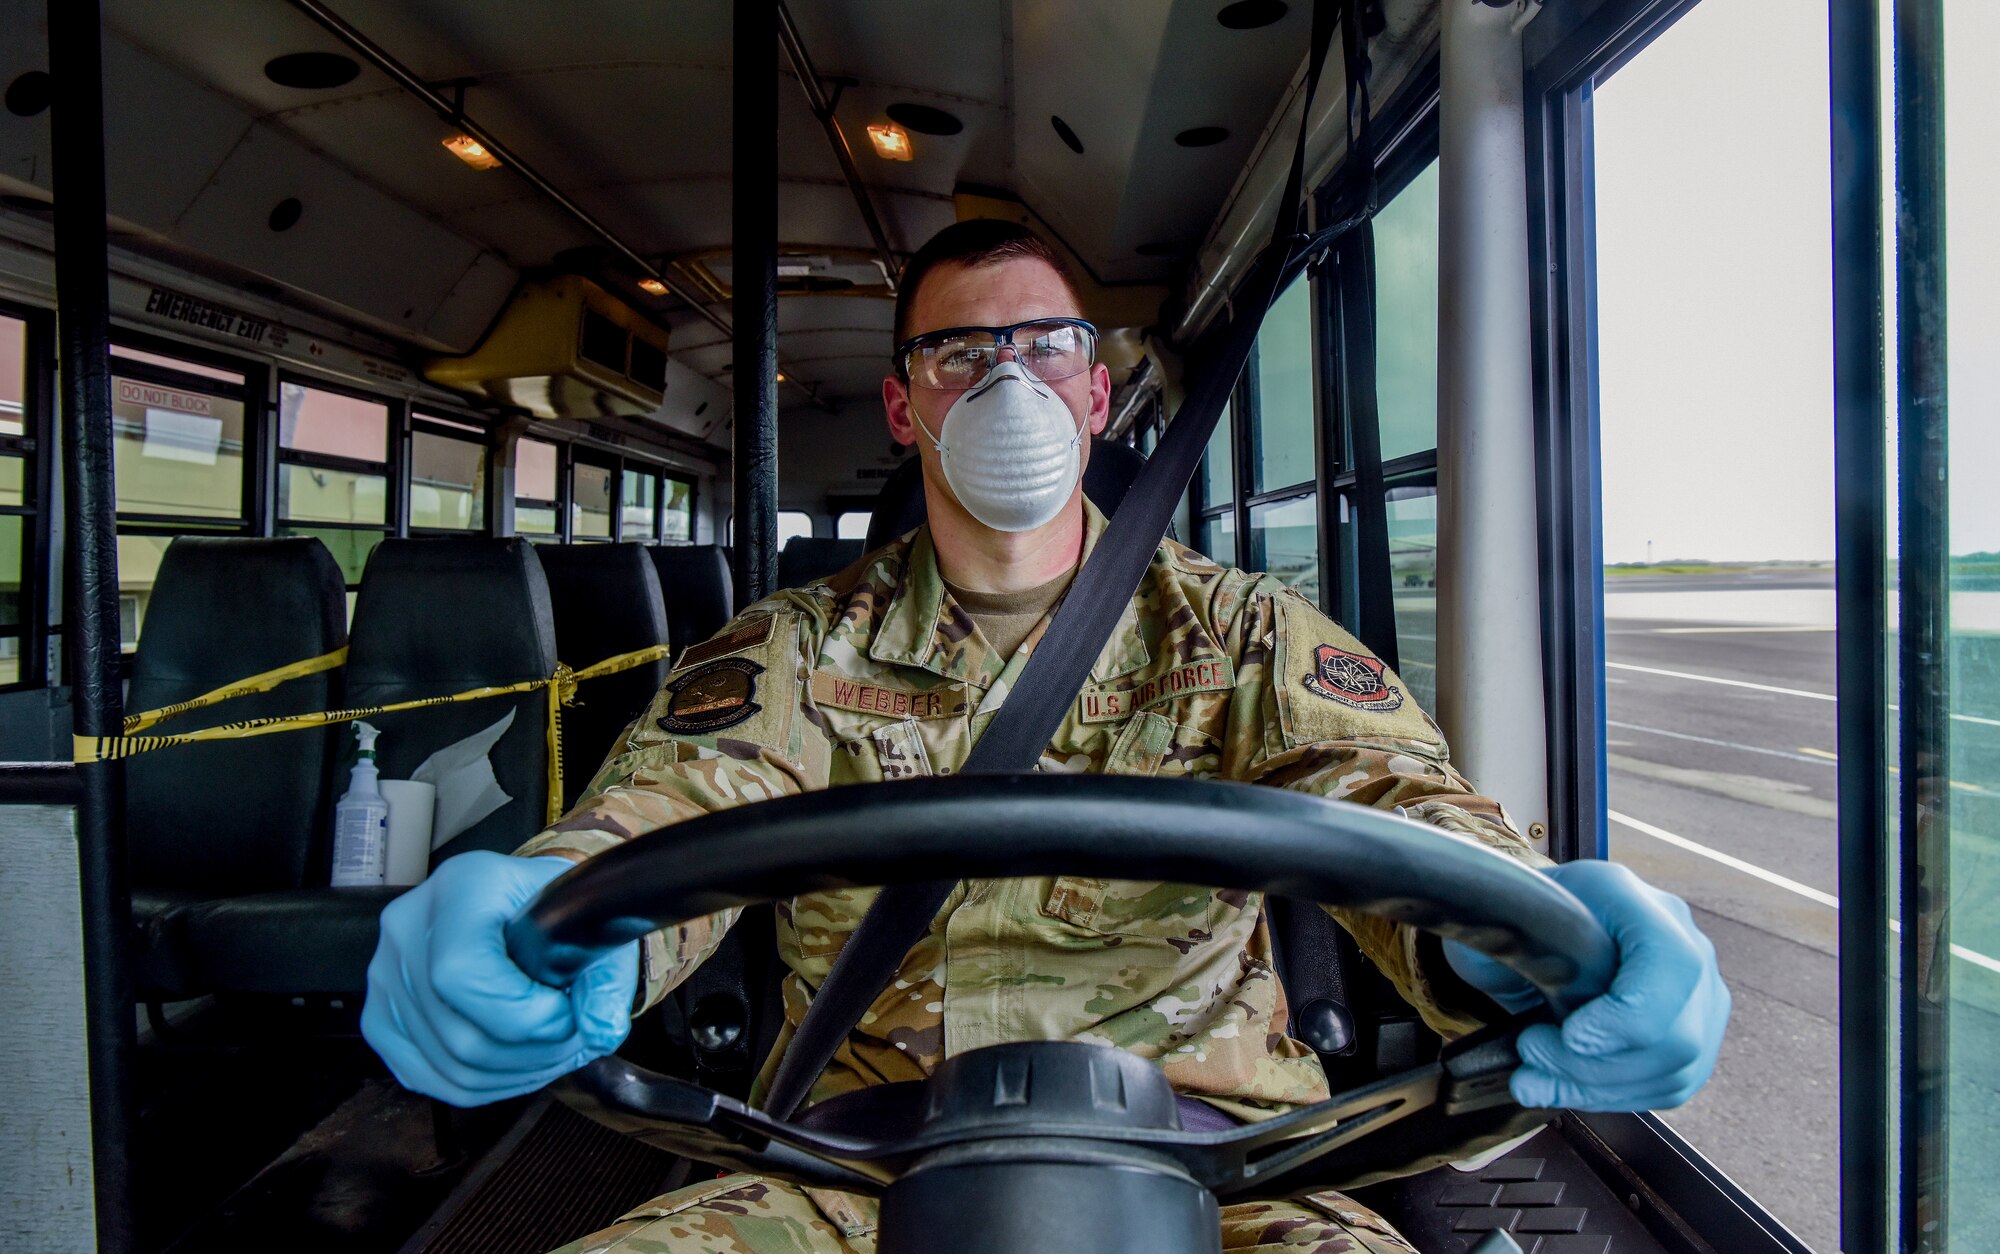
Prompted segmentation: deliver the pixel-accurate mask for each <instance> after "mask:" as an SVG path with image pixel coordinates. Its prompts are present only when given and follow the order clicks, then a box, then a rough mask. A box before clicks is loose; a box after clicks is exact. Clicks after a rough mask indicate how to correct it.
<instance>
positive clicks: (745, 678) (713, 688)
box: [654, 620, 771, 736]
mask: <svg viewBox="0 0 2000 1254" xmlns="http://www.w3.org/2000/svg"><path fill="white" fill-rule="evenodd" d="M766 621H767V622H768V620H766ZM770 634H771V632H770V628H769V627H768V626H766V627H765V628H764V635H765V636H766V637H768V636H769V635H770ZM689 652H690V653H692V652H693V650H692V649H690V650H689ZM763 673H764V668H763V667H762V666H761V665H759V664H758V663H756V662H753V661H751V660H750V659H749V658H741V657H725V658H717V659H716V660H715V661H713V662H704V663H702V664H701V665H699V666H696V667H695V668H694V669H693V670H689V671H684V672H682V673H681V675H680V676H679V677H678V678H675V679H671V680H669V681H668V682H667V692H668V693H670V694H671V696H670V697H669V698H668V701H667V712H666V713H665V714H663V715H661V716H660V717H659V718H657V719H655V720H654V721H655V722H657V723H658V724H659V725H660V729H661V730H662V731H668V732H673V733H674V734H676V735H682V736H705V735H707V734H708V733H710V732H717V731H721V730H722V729H723V728H725V727H734V726H736V725H737V724H738V723H741V722H744V721H745V720H747V719H749V718H750V717H751V716H752V715H754V714H756V713H757V712H758V711H759V710H761V709H763V708H764V707H763V706H761V705H758V704H757V702H756V701H755V700H754V698H755V697H756V695H757V676H759V675H761V674H763Z"/></svg>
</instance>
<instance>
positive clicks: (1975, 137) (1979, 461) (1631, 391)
mask: <svg viewBox="0 0 2000 1254" xmlns="http://www.w3.org/2000/svg"><path fill="white" fill-rule="evenodd" d="M1945 12H1946V19H1947V36H1948V46H1949V47H1950V49H1951V51H1950V54H1949V56H1948V57H1947V63H1946V78H1947V84H1948V87H1947V95H1948V101H1949V103H1948V115H1947V121H1948V134H1949V144H1950V147H1949V162H1950V169H1949V185H1950V194H1949V198H1948V201H1947V214H1948V220H1949V222H1950V223H1951V225H1952V226H1953V227H1954V228H1955V230H1954V231H1953V233H1952V235H1951V240H1950V252H1951V267H1950V307H1949V316H1950V320H1951V345H1950V350H1951V382H1952V387H1951V429H1952V441H1951V463H1952V484H1951V489H1952V502H1951V504H1952V509H1951V524H1952V538H1951V548H1952V551H1953V552H1960V553H1963V552H1970V551H1975V550H2000V421H1996V420H1995V416H1994V413H1993V410H1994V405H1995V401H1996V399H2000V350H1996V347H1995V346H1996V345H2000V234H1996V233H1995V232H1993V231H1991V230H1988V229H1986V228H1985V225H1984V224H1985V221H1986V220H1987V219H1988V218H1989V217H1990V215H1991V213H1992V206H1993V205H1994V204H1995V203H1996V196H2000V75H1996V74H1995V73H1993V72H1992V71H1991V70H1990V69H1988V68H1985V67H1984V66H1983V65H1982V64H1981V63H1982V62H1983V61H1984V60H1985V56H1986V54H1987V53H1988V52H1990V50H1991V49H1992V48H1993V47H1995V46H1996V44H2000V5H1994V4H1992V3H1990V2H1989V0H1946V4H1945ZM1595 113H1596V116H1595V121H1596V156H1597V246H1598V330H1599V351H1600V355H1601V366H1602V373H1601V379H1602V393H1601V398H1600V399H1601V405H1602V412H1603V458H1604V551H1605V560H1606V561H1612V562H1617V561H1644V560H1646V559H1647V558H1648V556H1649V549H1648V542H1649V541H1650V542H1651V549H1650V556H1651V557H1652V559H1653V560H1665V559H1668V558H1675V557H1690V558H1721V559H1777V558H1787V559H1798V558H1831V557H1832V556H1833V426H1832V423H1833V390H1832V370H1833V358H1832V332H1831V327H1832V317H1833V313H1832V303H1831V297H1830V291H1831V272H1830V266H1831V261H1830V258H1831V255H1832V254H1831V249H1832V241H1831V227H1830V221H1829V216H1830V213H1831V209H1830V202H1829V199H1828V183H1829V174H1828V165H1827V151H1828V144H1827V46H1826V4H1825V0H1702V2H1701V3H1700V4H1698V5H1696V6H1695V8H1694V9H1692V10H1691V11H1690V12H1689V13H1688V14H1687V15H1686V16H1684V17H1682V18H1681V19H1680V21H1679V22H1677V23H1676V24H1675V25H1674V27H1673V28H1672V29H1671V30H1669V31H1667V32H1666V33H1665V34H1664V35H1662V36H1661V37H1660V38H1659V39H1658V40H1657V41H1656V42H1655V43H1653V44H1652V45H1651V46H1650V47H1648V48H1647V49H1646V50H1645V51H1644V52H1642V53H1640V54H1639V56H1638V57H1636V58H1635V59H1634V60H1633V61H1632V62H1631V63H1630V64H1629V65H1627V66H1625V67H1624V68H1623V69H1621V70H1619V72H1618V73H1617V74H1616V75H1615V76H1614V77H1613V78H1612V79H1611V80H1609V81H1608V82H1606V83H1605V84H1604V85H1603V86H1602V87H1600V88H1599V90H1598V92H1597V94H1596V100H1595Z"/></svg>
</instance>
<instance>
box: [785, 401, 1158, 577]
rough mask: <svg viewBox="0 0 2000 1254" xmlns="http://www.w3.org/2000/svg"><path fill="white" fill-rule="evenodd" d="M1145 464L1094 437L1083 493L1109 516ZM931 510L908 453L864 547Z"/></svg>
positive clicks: (911, 526) (907, 528) (881, 498)
mask: <svg viewBox="0 0 2000 1254" xmlns="http://www.w3.org/2000/svg"><path fill="white" fill-rule="evenodd" d="M1145 464H1146V455H1145V454H1144V453H1141V452H1140V451H1139V450H1138V449H1135V448H1133V447H1132V446H1131V445H1129V444H1121V443H1119V442H1118V441H1117V440H1107V439H1105V438H1104V437H1102V436H1096V437H1093V438H1092V439H1091V441H1090V463H1089V464H1088V465H1086V466H1085V467H1084V468H1083V494H1084V495H1085V496H1087V497H1089V498H1090V503H1091V504H1093V505H1095V506H1097V508H1098V511H1099V512H1100V513H1102V514H1103V515H1104V516H1105V517H1106V518H1109V517H1111V515H1113V514H1115V513H1117V512H1118V503H1119V502H1120V501H1122V500H1124V499H1125V493H1126V491H1127V490H1128V489H1130V488H1131V486H1132V481H1133V480H1134V479H1136V478H1138V477H1139V470H1140V468H1141V467H1143V466H1144V465H1145ZM929 516H930V507H929V506H928V505H927V504H926V503H925V501H924V470H923V462H922V460H921V459H919V458H916V457H906V458H904V459H903V464H902V465H900V466H898V467H896V469H895V470H894V471H893V472H891V473H890V475H889V477H888V478H887V479H885V480H883V481H882V490H881V491H880V492H878V493H876V495H875V512H874V514H873V515H872V516H871V517H870V518H869V520H868V538H867V539H866V540H865V541H863V542H862V547H863V549H864V551H866V552H869V553H873V552H874V551H875V550H876V549H879V548H881V547H882V546H883V545H885V544H887V543H889V542H890V541H891V540H894V539H895V538H896V537H898V536H900V535H903V534H905V533H907V532H911V531H914V530H916V528H917V525H918V524H919V523H921V522H923V521H924V519H926V518H927V517H929ZM1167 534H1168V535H1170V536H1171V535H1172V534H1173V532H1172V531H1171V530H1169V531H1168V532H1167ZM778 561H779V582H780V583H783V582H784V558H783V557H782V556H781V557H780V558H779V559H778ZM834 569H835V570H838V569H840V568H839V567H835V568H834Z"/></svg>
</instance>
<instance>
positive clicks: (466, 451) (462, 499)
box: [410, 431, 486, 531]
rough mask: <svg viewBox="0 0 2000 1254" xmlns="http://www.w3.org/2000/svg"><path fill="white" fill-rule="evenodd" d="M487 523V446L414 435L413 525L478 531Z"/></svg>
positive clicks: (412, 471) (412, 444) (411, 500)
mask: <svg viewBox="0 0 2000 1254" xmlns="http://www.w3.org/2000/svg"><path fill="white" fill-rule="evenodd" d="M485 523H486V447H485V446H484V445H482V444H474V443H472V442H471V441H470V440H454V439H450V438H448V437H446V436H441V435H432V434H430V433H428V432H425V431H418V432H415V433H413V434H412V435H411V436H410V525H411V526H412V527H437V528H443V529H446V530H451V531H476V530H478V529H479V528H480V527H482V526H484V525H485Z"/></svg>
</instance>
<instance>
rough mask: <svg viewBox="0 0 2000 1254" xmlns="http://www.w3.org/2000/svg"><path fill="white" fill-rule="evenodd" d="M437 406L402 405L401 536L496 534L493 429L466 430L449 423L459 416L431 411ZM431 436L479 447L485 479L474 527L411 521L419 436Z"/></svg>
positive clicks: (397, 458)
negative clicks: (431, 524)
mask: <svg viewBox="0 0 2000 1254" xmlns="http://www.w3.org/2000/svg"><path fill="white" fill-rule="evenodd" d="M434 408H435V407H434V406H429V405H425V406H422V407H421V408H419V406H418V405H417V404H415V403H414V402H413V403H411V404H408V405H405V406H404V407H403V421H402V424H401V426H402V430H401V431H400V432H399V433H398V446H397V449H396V456H395V461H396V465H397V468H398V473H399V474H400V475H401V478H402V482H403V490H402V492H401V493H399V494H398V499H399V501H400V510H401V515H402V518H403V520H404V523H403V528H402V529H401V530H400V531H398V532H397V533H396V534H397V535H398V536H468V535H473V536H490V535H492V534H493V519H494V514H495V499H496V497H497V496H498V493H496V492H495V491H494V490H493V489H494V478H495V477H494V474H493V431H492V429H491V428H481V430H480V431H478V432H472V431H466V430H464V429H462V428H459V427H454V426H449V425H447V424H449V423H452V422H457V421H460V419H458V418H457V417H456V416H448V415H445V414H441V413H434V412H431V411H432V410H433V409H434ZM419 435H424V436H430V437H432V438H435V439H440V440H457V441H458V442H459V443H461V444H470V445H473V446H475V447H477V448H478V449H479V450H480V459H481V464H482V465H483V467H484V470H485V479H484V482H483V487H482V490H481V493H480V508H479V519H478V521H477V522H476V523H475V524H474V525H473V526H471V527H419V526H417V525H415V523H414V522H413V521H412V520H413V519H414V518H415V515H416V501H415V493H416V490H417V477H416V455H417V437H418V436H419Z"/></svg>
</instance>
